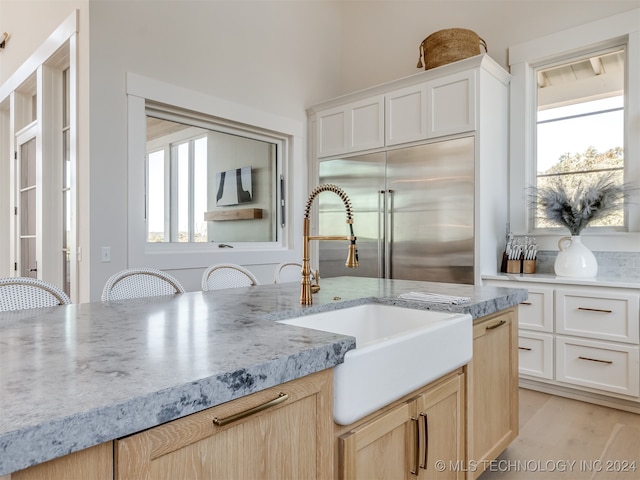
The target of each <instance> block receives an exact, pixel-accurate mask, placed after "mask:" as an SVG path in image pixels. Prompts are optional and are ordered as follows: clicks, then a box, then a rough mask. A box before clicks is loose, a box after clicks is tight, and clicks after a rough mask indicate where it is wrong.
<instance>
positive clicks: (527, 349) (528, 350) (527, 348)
mask: <svg viewBox="0 0 640 480" xmlns="http://www.w3.org/2000/svg"><path fill="white" fill-rule="evenodd" d="M518 350H526V351H527V352H530V351H531V349H530V348H529V347H518Z"/></svg>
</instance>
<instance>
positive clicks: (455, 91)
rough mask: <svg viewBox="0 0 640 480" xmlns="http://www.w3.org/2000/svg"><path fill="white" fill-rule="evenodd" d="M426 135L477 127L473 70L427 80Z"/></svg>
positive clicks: (441, 134)
mask: <svg viewBox="0 0 640 480" xmlns="http://www.w3.org/2000/svg"><path fill="white" fill-rule="evenodd" d="M427 112H429V117H428V120H427V137H428V138H434V137H441V136H443V135H452V134H454V133H462V132H470V131H473V130H475V129H476V71H475V70H471V71H466V72H459V73H455V74H452V75H447V76H445V77H441V78H436V79H433V80H430V81H428V82H427Z"/></svg>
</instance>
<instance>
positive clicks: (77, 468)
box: [0, 442, 113, 480]
mask: <svg viewBox="0 0 640 480" xmlns="http://www.w3.org/2000/svg"><path fill="white" fill-rule="evenodd" d="M76 478H77V479H80V478H83V479H84V478H87V479H91V480H111V479H112V478H113V442H105V443H101V444H100V445H96V446H95V447H90V448H87V449H84V450H80V451H78V452H74V453H70V454H69V455H65V456H64V457H60V458H56V459H54V460H49V461H48V462H44V463H40V464H38V465H34V466H33V467H29V468H25V469H24V470H20V471H18V472H14V473H11V474H10V475H7V476H6V479H7V480H70V479H76ZM3 479H5V476H1V477H0V480H3Z"/></svg>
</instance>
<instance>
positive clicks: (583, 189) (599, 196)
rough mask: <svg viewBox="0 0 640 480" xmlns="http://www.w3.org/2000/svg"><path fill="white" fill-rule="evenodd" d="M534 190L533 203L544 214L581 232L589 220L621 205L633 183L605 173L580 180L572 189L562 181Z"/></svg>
mask: <svg viewBox="0 0 640 480" xmlns="http://www.w3.org/2000/svg"><path fill="white" fill-rule="evenodd" d="M533 190H534V193H533V195H532V197H533V198H532V206H534V208H537V210H538V213H539V214H540V215H541V216H542V217H543V218H545V219H547V220H549V221H550V222H552V223H555V224H557V225H561V226H564V227H566V228H568V229H569V231H570V232H571V235H580V232H582V230H583V229H584V228H585V227H586V226H587V225H589V223H591V222H593V221H594V220H598V219H601V218H603V217H605V216H607V215H608V214H610V213H611V212H613V211H614V210H617V209H619V208H621V207H622V206H623V205H624V200H625V199H626V198H627V196H628V193H629V191H630V187H629V186H628V185H624V184H623V185H621V184H619V183H616V182H614V181H613V180H612V177H611V176H605V177H601V178H599V179H597V180H595V181H594V182H592V183H586V182H583V181H580V182H578V184H577V185H576V186H575V188H574V189H573V192H569V190H568V188H567V187H566V186H565V185H564V184H562V183H561V182H560V181H556V182H555V183H553V184H552V185H550V186H547V187H540V188H533Z"/></svg>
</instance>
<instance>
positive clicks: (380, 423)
mask: <svg viewBox="0 0 640 480" xmlns="http://www.w3.org/2000/svg"><path fill="white" fill-rule="evenodd" d="M412 406H413V408H415V402H410V403H404V404H401V405H399V406H398V407H396V408H394V409H393V410H391V411H389V412H387V413H384V414H382V415H380V416H379V417H376V418H375V419H374V420H372V421H370V422H367V423H365V424H364V425H362V426H359V427H357V428H355V429H353V430H351V431H350V432H349V433H347V434H345V435H342V436H341V437H339V438H338V448H339V452H340V468H339V471H340V478H341V479H343V480H357V479H362V480H390V479H403V478H409V476H410V475H411V472H410V469H411V467H410V465H414V467H413V469H414V471H416V472H417V467H415V463H414V462H413V460H410V459H412V458H413V459H415V456H416V448H415V445H416V434H417V429H415V428H413V427H412V425H411V422H412V420H411V418H412V416H413V415H412V412H411V407H412Z"/></svg>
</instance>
